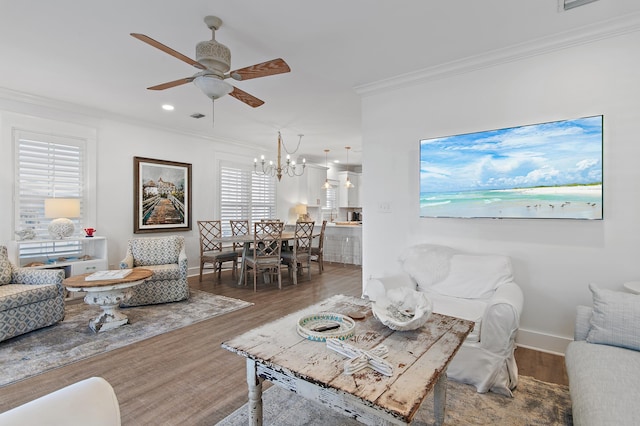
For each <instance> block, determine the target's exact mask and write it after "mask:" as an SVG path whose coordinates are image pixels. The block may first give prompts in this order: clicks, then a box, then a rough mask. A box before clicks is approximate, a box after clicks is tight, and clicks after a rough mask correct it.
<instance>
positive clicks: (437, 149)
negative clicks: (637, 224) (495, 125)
mask: <svg viewBox="0 0 640 426" xmlns="http://www.w3.org/2000/svg"><path fill="white" fill-rule="evenodd" d="M602 126H603V116H602V115H598V116H593V117H583V118H577V119H572V120H561V121H552V122H548V123H540V124H531V125H523V126H518V127H510V128H505V129H498V130H489V131H482V132H476V133H467V134H461V135H455V136H447V137H439V138H433V139H423V140H421V141H420V216H421V217H453V218H528V219H533V218H542V219H596V220H597V219H602V217H603V213H602V146H603V136H602V135H603V133H602V128H603V127H602Z"/></svg>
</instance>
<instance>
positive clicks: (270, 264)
mask: <svg viewBox="0 0 640 426" xmlns="http://www.w3.org/2000/svg"><path fill="white" fill-rule="evenodd" d="M253 228H254V229H253V249H252V250H251V253H250V255H248V256H247V258H246V259H245V261H244V267H245V270H244V273H245V276H244V281H245V283H247V282H249V281H248V279H249V271H253V291H257V285H258V284H257V283H258V281H257V280H258V272H259V271H263V272H267V273H269V274H270V275H271V276H272V277H273V276H277V278H278V288H282V276H281V274H280V254H281V252H282V229H283V228H284V223H283V222H256V223H254V224H253Z"/></svg>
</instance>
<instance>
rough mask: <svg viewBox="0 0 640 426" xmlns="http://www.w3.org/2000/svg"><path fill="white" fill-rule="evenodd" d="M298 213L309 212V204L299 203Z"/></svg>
mask: <svg viewBox="0 0 640 426" xmlns="http://www.w3.org/2000/svg"><path fill="white" fill-rule="evenodd" d="M296 214H298V215H304V214H307V205H306V204H298V205H297V206H296Z"/></svg>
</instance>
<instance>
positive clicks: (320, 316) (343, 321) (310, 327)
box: [297, 312, 356, 342]
mask: <svg viewBox="0 0 640 426" xmlns="http://www.w3.org/2000/svg"><path fill="white" fill-rule="evenodd" d="M355 328H356V323H355V321H353V320H352V319H351V318H349V317H348V316H346V315H342V314H336V313H333V312H322V313H317V314H311V315H305V316H303V317H300V318H299V319H298V324H297V331H298V334H299V335H300V336H302V337H304V338H305V339H308V340H313V341H315V342H324V341H326V340H327V339H340V340H347V339H348V338H350V337H351V336H353V335H354V334H355Z"/></svg>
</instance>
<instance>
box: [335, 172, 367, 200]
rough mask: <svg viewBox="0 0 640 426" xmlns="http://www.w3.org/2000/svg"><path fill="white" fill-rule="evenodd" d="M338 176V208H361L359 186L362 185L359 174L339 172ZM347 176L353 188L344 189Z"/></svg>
mask: <svg viewBox="0 0 640 426" xmlns="http://www.w3.org/2000/svg"><path fill="white" fill-rule="evenodd" d="M338 176H339V179H340V207H362V204H361V203H360V186H361V184H362V182H361V180H360V173H355V172H340V173H338ZM347 176H348V177H349V180H350V181H351V183H352V184H353V185H354V187H353V188H346V187H345V186H344V185H345V183H346V181H347Z"/></svg>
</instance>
